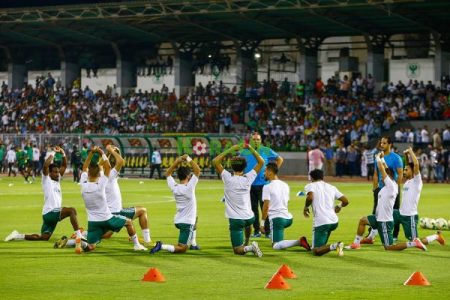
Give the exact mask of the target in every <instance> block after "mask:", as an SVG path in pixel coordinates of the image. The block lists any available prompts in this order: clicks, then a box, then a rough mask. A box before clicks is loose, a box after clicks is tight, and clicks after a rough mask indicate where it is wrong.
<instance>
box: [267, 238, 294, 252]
mask: <svg viewBox="0 0 450 300" xmlns="http://www.w3.org/2000/svg"><path fill="white" fill-rule="evenodd" d="M298 245H300V241H299V240H284V241H280V242H277V243H275V244H273V246H272V248H273V249H275V250H281V249H286V248H290V247H293V246H298Z"/></svg>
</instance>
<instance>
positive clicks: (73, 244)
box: [66, 239, 76, 248]
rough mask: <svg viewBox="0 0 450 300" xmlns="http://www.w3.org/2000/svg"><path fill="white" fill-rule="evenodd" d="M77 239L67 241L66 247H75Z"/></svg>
mask: <svg viewBox="0 0 450 300" xmlns="http://www.w3.org/2000/svg"><path fill="white" fill-rule="evenodd" d="M75 244H76V241H75V239H70V240H68V241H67V243H66V248H70V247H75Z"/></svg>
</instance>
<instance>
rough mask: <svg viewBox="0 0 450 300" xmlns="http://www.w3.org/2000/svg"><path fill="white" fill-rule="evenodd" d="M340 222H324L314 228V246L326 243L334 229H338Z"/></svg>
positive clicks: (317, 246)
mask: <svg viewBox="0 0 450 300" xmlns="http://www.w3.org/2000/svg"><path fill="white" fill-rule="evenodd" d="M337 227H338V223H334V224H324V225H320V226H317V227H314V228H313V240H312V248H313V249H314V248H319V247H322V246H323V245H326V244H327V242H328V238H329V237H330V234H331V232H332V231H334V230H336V228H337Z"/></svg>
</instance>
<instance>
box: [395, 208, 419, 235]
mask: <svg viewBox="0 0 450 300" xmlns="http://www.w3.org/2000/svg"><path fill="white" fill-rule="evenodd" d="M418 223H419V215H414V216H403V215H402V214H400V211H399V210H398V209H394V225H397V224H402V227H403V232H404V233H405V237H406V238H407V239H408V240H409V241H412V240H414V239H415V238H417V237H419V234H418V232H417V224H418Z"/></svg>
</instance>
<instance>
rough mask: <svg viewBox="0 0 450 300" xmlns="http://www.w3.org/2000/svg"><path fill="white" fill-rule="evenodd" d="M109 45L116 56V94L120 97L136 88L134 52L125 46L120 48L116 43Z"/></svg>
mask: <svg viewBox="0 0 450 300" xmlns="http://www.w3.org/2000/svg"><path fill="white" fill-rule="evenodd" d="M111 45H112V48H113V50H114V53H115V54H116V70H117V73H116V86H117V92H118V94H119V95H120V96H123V95H126V94H128V92H129V91H130V90H134V89H135V88H136V86H137V74H136V64H135V62H134V57H133V56H134V53H135V51H133V49H129V48H126V47H125V46H123V47H121V46H119V45H118V44H116V43H111ZM130 50H131V51H130Z"/></svg>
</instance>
